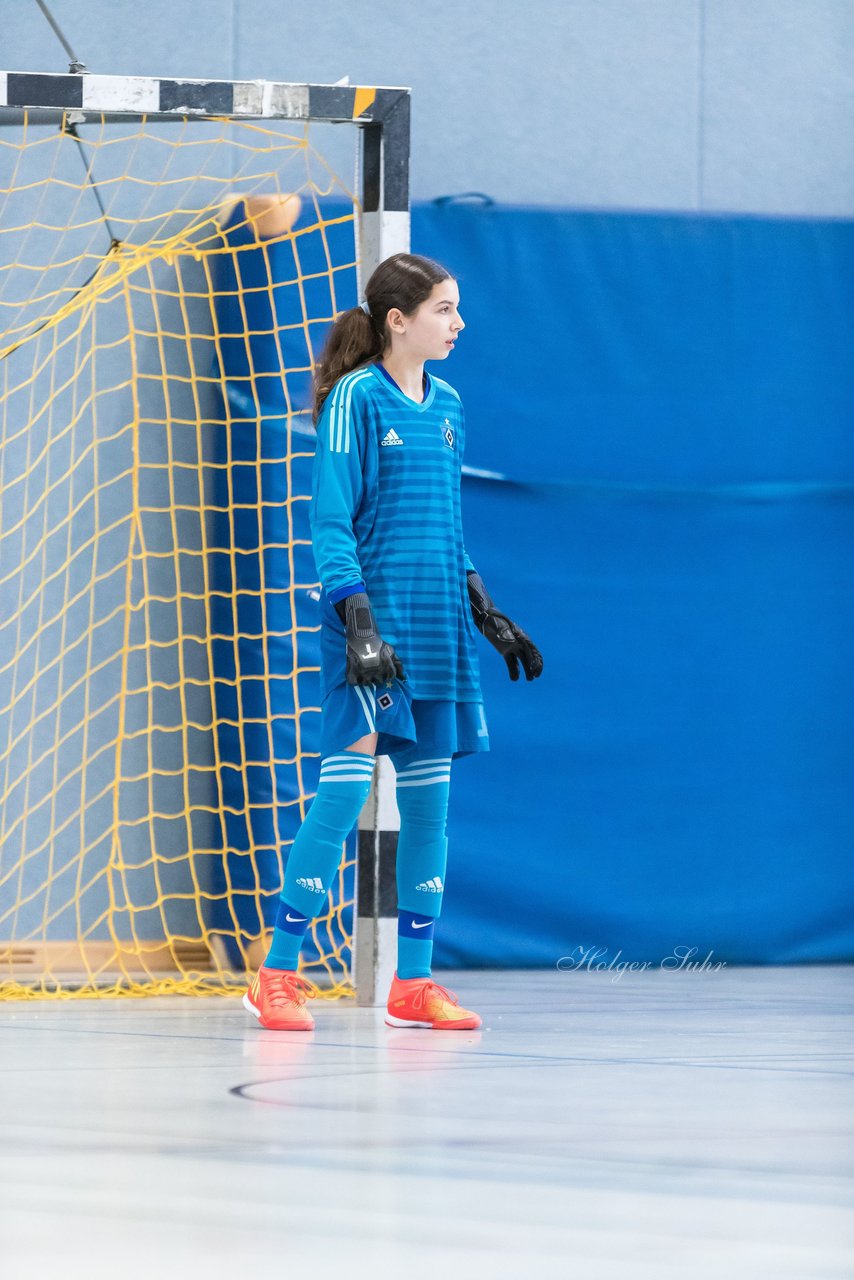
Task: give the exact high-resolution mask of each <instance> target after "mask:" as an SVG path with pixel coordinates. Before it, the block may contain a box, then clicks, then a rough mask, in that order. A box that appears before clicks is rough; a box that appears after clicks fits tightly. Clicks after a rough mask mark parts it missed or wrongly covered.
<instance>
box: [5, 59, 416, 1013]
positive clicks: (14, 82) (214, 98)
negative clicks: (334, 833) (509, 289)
mask: <svg viewBox="0 0 854 1280" xmlns="http://www.w3.org/2000/svg"><path fill="white" fill-rule="evenodd" d="M24 111H26V112H27V117H28V119H30V120H31V121H34V122H39V123H52V122H53V123H61V122H62V120H63V118H64V119H65V120H66V121H67V122H68V123H71V124H79V123H83V122H84V121H85V118H86V113H87V112H91V113H93V114H97V115H98V116H99V117H103V119H104V120H106V121H112V120H138V119H140V117H142V116H144V117H145V118H146V119H148V120H158V121H170V120H172V121H175V122H178V123H180V122H181V121H183V120H187V119H199V120H203V119H234V120H252V119H259V120H276V119H279V120H305V121H307V122H310V121H318V122H333V123H340V124H343V123H350V124H353V125H355V126H356V127H357V128H358V129H360V130H361V135H362V137H361V192H360V198H361V206H362V207H361V211H360V212H359V215H358V241H359V244H358V249H359V252H358V281H359V290H360V293H362V294H363V291H364V284H365V281H366V280H367V278H368V277H369V276H370V274H371V272H372V271H373V270H374V268H375V267H376V266H377V265H378V264H379V263H380V262H382V261H383V259H384V258H387V257H388V256H389V255H390V254H392V253H401V252H407V251H408V250H409V232H410V214H409V154H410V91H409V89H405V88H378V87H373V86H365V85H314V84H288V83H280V82H278V81H269V80H194V79H186V80H183V79H182V80H176V79H161V78H159V77H156V76H110V75H98V74H94V73H88V72H83V69H82V66H81V69H80V71H77V70H76V69H75V71H74V72H73V73H69V74H56V73H41V72H20V71H0V124H3V123H8V124H16V123H20V121H21V120H22V119H23V112H24ZM399 825H400V823H399V817H398V814H397V805H396V803H395V775H394V769H393V768H392V765H391V762H390V761H389V760H388V758H387V757H381V758H380V759H379V760H378V761H377V765H376V768H375V773H374V780H373V783H372V787H371V793H370V796H369V798H368V801H367V803H366V805H365V808H364V810H363V811H362V814H361V817H360V819H359V856H358V865H357V890H356V896H357V902H356V907H355V910H354V938H353V971H354V972H353V978H354V982H355V986H356V992H357V998H358V1000H359V1003H360V1004H368V1005H372V1004H383V1003H385V999H386V996H387V994H388V987H389V984H390V981H391V977H392V974H393V972H394V967H395V959H396V946H397V938H396V915H397V900H396V885H395V852H396V848H397V832H398V829H399Z"/></svg>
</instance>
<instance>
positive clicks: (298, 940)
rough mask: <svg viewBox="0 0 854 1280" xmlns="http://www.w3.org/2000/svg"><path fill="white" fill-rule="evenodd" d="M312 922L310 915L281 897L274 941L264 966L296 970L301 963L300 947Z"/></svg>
mask: <svg viewBox="0 0 854 1280" xmlns="http://www.w3.org/2000/svg"><path fill="white" fill-rule="evenodd" d="M310 924H311V920H310V918H309V917H308V916H304V915H302V914H301V913H300V912H299V911H297V910H296V908H295V907H292V906H291V905H290V904H289V903H287V902H285V900H284V899H283V898H282V899H280V901H279V910H278V911H277V913H276V927H275V929H274V931H273V942H272V945H271V947H270V953H269V955H268V956H267V959H266V960H265V961H264V967H265V968H266V969H294V970H295V969H296V968H297V967H298V965H299V953H300V949H301V947H302V944H303V939H304V938H305V935H306V932H307V930H308V926H309V925H310Z"/></svg>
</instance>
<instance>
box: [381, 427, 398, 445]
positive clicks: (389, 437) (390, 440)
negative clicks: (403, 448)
mask: <svg viewBox="0 0 854 1280" xmlns="http://www.w3.org/2000/svg"><path fill="white" fill-rule="evenodd" d="M380 444H384V445H385V444H403V441H402V439H401V438H400V436H399V435H398V434H397V432H396V431H395V429H394V427H391V428H390V429H389V430H388V431H387V432H386V434H385V436H384V438H383V439H382V440H381V441H380Z"/></svg>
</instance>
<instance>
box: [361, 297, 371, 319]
mask: <svg viewBox="0 0 854 1280" xmlns="http://www.w3.org/2000/svg"><path fill="white" fill-rule="evenodd" d="M359 306H360V307H361V308H362V310H363V311H364V313H365V315H366V316H369V315H370V314H371V308H370V307H369V306H368V303H367V299H365V301H364V302H360V303H359Z"/></svg>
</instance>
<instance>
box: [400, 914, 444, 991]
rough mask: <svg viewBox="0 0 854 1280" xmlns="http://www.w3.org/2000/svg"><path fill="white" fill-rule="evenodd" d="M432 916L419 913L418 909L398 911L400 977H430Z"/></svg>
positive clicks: (433, 924) (433, 922) (434, 922)
mask: <svg viewBox="0 0 854 1280" xmlns="http://www.w3.org/2000/svg"><path fill="white" fill-rule="evenodd" d="M435 925H436V921H435V920H434V918H433V917H432V916H422V915H419V914H418V912H417V911H398V913H397V976H398V977H399V978H429V977H430V974H431V973H432V972H433V970H432V969H431V967H430V966H431V964H432V961H433V929H434V928H435Z"/></svg>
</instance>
